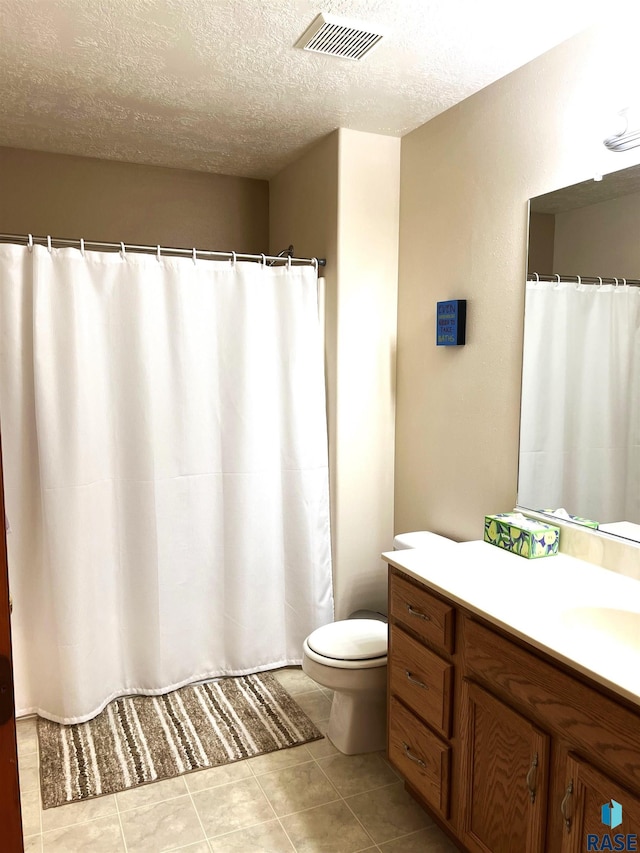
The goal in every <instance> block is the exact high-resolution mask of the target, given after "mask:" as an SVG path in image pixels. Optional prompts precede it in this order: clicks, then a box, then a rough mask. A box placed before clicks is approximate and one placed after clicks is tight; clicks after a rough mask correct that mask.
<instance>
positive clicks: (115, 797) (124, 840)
mask: <svg viewBox="0 0 640 853" xmlns="http://www.w3.org/2000/svg"><path fill="white" fill-rule="evenodd" d="M113 798H114V800H115V803H116V814H117V815H118V823H119V824H120V835H121V836H122V843H123V845H124V853H129V847H128V846H127V836H126V835H125V834H124V826H123V825H122V817H121V816H120V805H119V803H118V795H117V794H114V795H113Z"/></svg>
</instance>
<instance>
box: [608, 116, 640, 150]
mask: <svg viewBox="0 0 640 853" xmlns="http://www.w3.org/2000/svg"><path fill="white" fill-rule="evenodd" d="M604 144H605V145H606V147H607V148H608V149H609V150H610V151H628V150H629V148H636V147H637V146H638V145H640V110H634V109H631V108H629V107H627V108H626V109H624V110H620V112H619V113H618V116H617V121H616V127H615V132H614V133H612V135H611V136H608V137H607V138H606V139H605V140H604Z"/></svg>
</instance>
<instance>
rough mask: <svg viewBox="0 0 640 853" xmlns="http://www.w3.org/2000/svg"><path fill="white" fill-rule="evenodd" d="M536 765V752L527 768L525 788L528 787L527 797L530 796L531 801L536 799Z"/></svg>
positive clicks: (533, 801)
mask: <svg viewBox="0 0 640 853" xmlns="http://www.w3.org/2000/svg"><path fill="white" fill-rule="evenodd" d="M537 766H538V753H537V752H536V754H535V755H534V756H533V759H532V760H531V767H530V768H529V772H528V773H527V788H528V789H529V797H530V798H531V802H532V803H535V801H536V768H537Z"/></svg>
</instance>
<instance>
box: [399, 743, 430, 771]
mask: <svg viewBox="0 0 640 853" xmlns="http://www.w3.org/2000/svg"><path fill="white" fill-rule="evenodd" d="M402 747H403V749H404V752H405V755H406V756H407V758H409V759H410V760H411V761H415V763H416V764H419V765H420V767H426V766H427V765H426V764H425V763H424V761H423V760H422V759H421V758H418V756H417V755H413V754H412V752H411V747H410V746H409V744H408V743H405V742H404V741H403V742H402Z"/></svg>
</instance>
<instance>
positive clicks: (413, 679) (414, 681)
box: [404, 669, 429, 690]
mask: <svg viewBox="0 0 640 853" xmlns="http://www.w3.org/2000/svg"><path fill="white" fill-rule="evenodd" d="M404 674H405V675H406V676H407V679H408V680H409V681H410V682H411V683H412V684H416V685H417V686H418V687H422V688H423V689H424V690H428V689H429V687H428V685H427V684H425V683H424V681H420V679H418V678H416V677H415V676H413V675H412V674H411V673H410V672H409V670H408V669H405V671H404Z"/></svg>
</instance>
